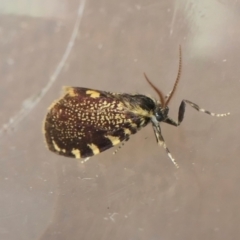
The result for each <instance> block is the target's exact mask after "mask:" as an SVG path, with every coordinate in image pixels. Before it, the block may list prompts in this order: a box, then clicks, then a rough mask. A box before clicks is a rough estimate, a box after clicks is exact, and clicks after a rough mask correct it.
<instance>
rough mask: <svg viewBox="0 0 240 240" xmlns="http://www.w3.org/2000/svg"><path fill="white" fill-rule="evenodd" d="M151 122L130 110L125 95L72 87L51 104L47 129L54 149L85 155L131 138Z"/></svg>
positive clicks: (52, 149)
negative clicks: (123, 96)
mask: <svg viewBox="0 0 240 240" xmlns="http://www.w3.org/2000/svg"><path fill="white" fill-rule="evenodd" d="M126 96H129V97H131V95H125V97H126ZM125 100H126V98H125ZM147 122H148V119H146V118H144V117H142V116H139V115H137V114H136V113H133V112H131V111H129V109H128V108H127V107H126V105H125V104H124V101H122V100H121V94H115V93H109V92H103V91H97V90H92V89H87V88H79V87H68V88H65V95H64V96H63V98H61V99H60V100H59V101H57V102H55V103H53V104H52V106H51V107H50V109H49V112H48V113H47V116H46V119H45V123H44V130H45V138H46V142H47V145H48V148H49V149H50V150H51V151H53V152H56V153H58V154H60V155H64V156H67V157H74V158H85V157H89V156H92V155H96V154H98V153H100V152H102V151H104V150H106V149H108V148H111V147H112V146H114V145H116V144H118V143H120V142H121V141H123V140H125V139H127V138H128V137H129V135H130V134H133V133H136V131H137V130H138V129H139V128H140V126H143V125H146V124H147Z"/></svg>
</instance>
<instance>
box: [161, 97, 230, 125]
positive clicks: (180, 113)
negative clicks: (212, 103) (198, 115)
mask: <svg viewBox="0 0 240 240" xmlns="http://www.w3.org/2000/svg"><path fill="white" fill-rule="evenodd" d="M186 103H187V104H189V105H190V106H191V107H193V108H194V109H196V110H197V111H199V112H203V113H207V114H209V115H211V116H213V117H226V116H228V115H230V113H213V112H209V111H208V110H205V109H203V108H200V107H199V106H198V105H197V104H195V103H193V102H191V101H189V100H185V99H184V100H182V102H181V104H180V106H179V110H178V122H175V121H174V120H172V119H170V118H167V119H166V120H164V122H165V123H168V124H171V125H173V126H176V127H177V126H179V125H180V124H181V122H182V121H183V118H184V113H185V107H186Z"/></svg>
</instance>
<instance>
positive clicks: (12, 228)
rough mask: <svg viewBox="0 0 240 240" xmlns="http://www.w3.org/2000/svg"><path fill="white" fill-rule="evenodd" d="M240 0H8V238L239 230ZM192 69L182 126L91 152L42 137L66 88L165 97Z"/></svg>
mask: <svg viewBox="0 0 240 240" xmlns="http://www.w3.org/2000/svg"><path fill="white" fill-rule="evenodd" d="M239 23H240V1H239V0H230V1H224V0H221V1H220V0H218V1H217V0H213V1H208V0H198V1H192V0H185V1H183V0H181V1H173V0H170V1H169V0H165V1H157V0H150V1H141V0H132V1H127V0H122V1H116V0H112V1H110V0H99V1H93V0H80V1H79V0H51V1H48V0H8V1H4V0H0V56H1V57H0V79H1V80H0V206H1V207H0V213H1V214H0V216H1V217H0V239H2V240H35V239H39V240H45V239H47V240H65V239H71V240H79V239H81V240H95V239H96V240H110V239H114V240H120V239H127V240H172V239H184V240H188V239H189V240H192V239H204V240H208V239H209V240H210V239H211V240H226V239H231V240H235V239H236V240H237V239H239V236H240V228H239V223H240V207H239V203H240V190H239V182H240V169H239V168H240V157H239V156H240V149H239V142H240V141H239V140H240V136H239V132H240V131H239V130H240V124H239V118H240V114H239V103H240V101H239V100H240V96H239V89H240V66H239V64H240V27H239ZM180 44H181V46H182V52H183V73H182V76H181V81H180V84H179V87H178V90H177V92H176V94H175V96H174V98H173V100H172V101H171V104H170V113H169V115H170V116H171V117H173V118H177V111H178V107H179V104H180V102H181V100H182V99H189V100H191V101H193V102H196V103H197V104H199V105H200V106H201V107H203V108H205V109H208V110H210V111H213V112H217V113H224V112H231V115H230V116H229V117H226V118H214V117H211V116H208V115H206V114H203V113H199V112H197V111H195V110H194V109H192V108H190V107H187V109H186V115H185V119H184V121H183V123H182V125H181V126H180V127H179V128H175V127H172V126H168V125H166V124H161V127H162V133H163V136H164V137H165V140H166V143H167V145H168V147H169V149H170V150H171V153H172V154H173V156H174V158H175V159H176V161H177V162H178V164H179V165H180V168H179V169H176V168H175V167H174V165H173V164H172V163H171V161H170V160H169V158H168V156H167V154H166V153H165V151H164V149H162V148H161V147H159V146H158V145H157V144H156V140H155V136H154V133H153V130H152V127H151V126H150V125H149V126H147V127H146V128H145V129H143V130H142V131H140V132H139V133H138V134H136V135H134V136H132V137H131V138H130V141H128V142H127V143H126V144H125V146H124V147H123V148H122V149H121V150H119V151H118V153H117V155H112V152H113V151H114V149H110V150H108V151H106V152H104V153H102V154H100V155H97V156H95V157H93V158H91V159H90V160H89V161H88V162H86V163H85V164H81V163H80V161H78V160H75V159H68V158H64V157H60V156H57V155H55V154H53V153H51V152H49V151H48V150H47V148H46V146H45V143H44V138H43V135H42V122H43V119H44V116H45V114H46V111H47V108H48V106H49V105H50V104H51V103H52V101H53V100H55V99H57V98H59V96H60V94H61V88H62V86H68V85H69V86H81V87H89V88H93V89H99V90H107V91H113V92H114V91H115V92H129V93H135V92H138V93H142V94H146V95H152V96H154V97H157V96H156V94H155V93H154V92H153V90H152V89H151V88H150V86H149V85H148V84H147V83H146V81H145V79H144V77H143V72H146V73H147V74H148V76H149V78H150V79H151V80H152V81H153V82H154V83H155V84H156V85H157V86H158V87H159V88H160V89H161V90H162V91H163V92H165V93H168V92H169V91H170V90H171V88H172V86H173V83H174V81H175V78H176V75H177V70H178V47H179V45H180Z"/></svg>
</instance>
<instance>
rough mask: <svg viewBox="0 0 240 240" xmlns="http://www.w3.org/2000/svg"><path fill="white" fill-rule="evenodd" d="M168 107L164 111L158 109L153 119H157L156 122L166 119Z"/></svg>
mask: <svg viewBox="0 0 240 240" xmlns="http://www.w3.org/2000/svg"><path fill="white" fill-rule="evenodd" d="M168 111H169V109H168V107H166V108H164V109H161V108H158V109H156V110H155V113H154V115H155V117H156V119H157V121H158V122H161V121H163V120H165V119H166V118H167V115H168Z"/></svg>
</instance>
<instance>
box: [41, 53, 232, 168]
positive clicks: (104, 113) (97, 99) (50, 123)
mask: <svg viewBox="0 0 240 240" xmlns="http://www.w3.org/2000/svg"><path fill="white" fill-rule="evenodd" d="M181 68H182V55H181V48H179V69H178V74H177V78H176V81H175V83H174V86H173V89H172V91H171V92H170V93H169V94H168V95H167V96H165V95H164V94H163V93H162V92H161V91H160V90H159V89H158V88H157V87H156V86H155V85H154V84H153V83H152V82H151V81H150V80H149V78H148V77H147V76H146V74H145V73H144V76H145V78H146V81H147V82H148V83H149V85H150V86H151V87H152V88H153V89H154V90H155V92H156V93H157V95H158V97H159V99H154V98H151V97H147V96H145V95H142V94H127V93H112V92H105V91H99V90H94V89H89V88H82V87H65V88H64V96H63V97H62V98H61V99H59V100H57V101H55V102H54V103H53V104H52V105H51V106H50V108H49V110H48V113H47V115H46V118H45V121H44V134H45V139H46V142H47V146H48V148H49V150H51V151H53V152H55V153H57V154H60V155H63V156H66V157H72V158H88V157H90V156H93V155H96V154H98V153H101V152H103V151H105V150H107V149H109V148H111V147H113V146H115V145H117V144H119V143H120V142H124V141H127V140H128V139H129V137H130V135H132V134H135V133H137V132H138V131H139V130H140V129H141V128H143V127H145V126H146V125H148V124H149V123H151V124H152V127H153V131H154V134H155V137H156V140H157V143H158V144H159V145H161V146H162V147H163V148H164V149H165V150H166V152H167V155H168V157H169V158H170V159H171V161H172V162H173V163H174V165H175V166H176V167H178V164H177V163H176V162H175V160H174V158H173V157H172V155H171V153H170V151H169V149H168V147H167V145H166V143H165V141H164V138H163V136H162V133H161V127H160V123H161V122H164V123H167V124H170V125H173V126H176V127H177V126H179V125H180V124H181V122H182V121H183V118H184V113H185V107H186V104H188V105H190V106H191V107H193V108H194V109H196V110H197V111H200V112H204V113H207V114H209V115H211V116H216V117H224V116H227V115H229V114H230V113H223V114H215V113H212V112H209V111H207V110H204V109H203V108H200V107H199V106H198V105H197V104H195V103H193V102H191V101H189V100H185V99H184V100H182V102H181V104H180V106H179V111H178V120H177V121H174V120H173V119H171V118H170V117H169V116H168V112H169V108H168V105H169V103H170V101H171V99H172V97H173V94H174V93H175V91H176V88H177V85H178V83H179V79H180V75H181Z"/></svg>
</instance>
